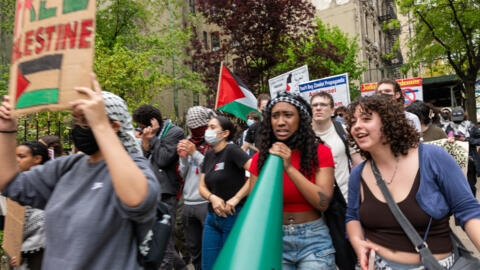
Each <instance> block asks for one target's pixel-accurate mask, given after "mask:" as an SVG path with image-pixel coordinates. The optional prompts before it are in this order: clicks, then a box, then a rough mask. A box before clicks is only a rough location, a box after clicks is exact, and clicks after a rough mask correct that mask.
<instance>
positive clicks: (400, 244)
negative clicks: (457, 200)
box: [359, 170, 452, 254]
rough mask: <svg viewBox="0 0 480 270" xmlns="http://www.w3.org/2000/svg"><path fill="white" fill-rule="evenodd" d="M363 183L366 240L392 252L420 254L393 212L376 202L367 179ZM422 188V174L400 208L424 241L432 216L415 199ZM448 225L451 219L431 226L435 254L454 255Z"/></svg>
mask: <svg viewBox="0 0 480 270" xmlns="http://www.w3.org/2000/svg"><path fill="white" fill-rule="evenodd" d="M361 183H362V187H363V194H364V200H363V202H361V204H360V207H359V216H360V222H361V224H362V227H363V229H364V231H365V237H366V238H367V239H369V240H370V241H372V242H374V243H377V244H379V245H382V246H384V247H386V248H389V249H393V250H398V251H404V252H411V253H416V251H415V248H414V247H413V244H412V242H410V240H409V239H408V237H407V235H406V234H405V232H404V231H403V230H402V228H401V227H400V225H399V224H398V222H397V220H396V219H395V217H394V216H393V214H392V212H390V208H388V205H387V203H384V202H381V201H379V200H378V199H377V198H375V196H374V195H373V194H372V192H371V191H370V189H369V188H368V186H367V184H366V183H365V181H364V180H363V178H362V181H361ZM419 187H420V170H419V171H418V172H417V175H416V176H415V180H414V183H413V186H412V189H411V190H410V193H409V194H408V195H407V197H406V198H405V199H404V200H403V201H401V202H399V203H397V204H398V206H399V207H400V209H401V210H402V212H403V214H404V215H405V216H406V217H407V219H408V220H409V221H410V223H412V225H413V226H414V227H415V229H416V230H417V232H418V233H419V234H420V236H421V237H422V238H424V235H425V231H426V230H427V226H428V222H429V221H430V216H429V215H428V214H427V213H425V211H423V209H421V208H420V205H419V204H418V202H417V200H416V199H415V195H416V194H417V192H418V188H419ZM448 221H449V216H445V217H444V218H442V219H439V220H436V219H433V220H432V225H431V226H430V231H429V233H428V236H427V244H428V247H429V248H430V250H431V251H432V253H434V254H438V253H447V252H451V251H452V242H451V239H450V226H449V223H448Z"/></svg>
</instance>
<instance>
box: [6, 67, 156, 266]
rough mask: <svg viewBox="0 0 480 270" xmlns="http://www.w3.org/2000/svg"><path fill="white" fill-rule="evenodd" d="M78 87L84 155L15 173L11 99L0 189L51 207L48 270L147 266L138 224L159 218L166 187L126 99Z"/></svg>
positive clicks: (76, 107)
mask: <svg viewBox="0 0 480 270" xmlns="http://www.w3.org/2000/svg"><path fill="white" fill-rule="evenodd" d="M92 77H93V79H92V85H93V86H94V90H91V89H88V88H85V87H79V88H76V90H77V91H78V93H79V94H82V95H83V96H84V97H85V98H84V99H80V100H76V101H74V102H71V103H70V104H71V105H72V109H73V116H74V124H75V125H74V127H73V130H72V137H73V142H74V144H75V146H76V148H78V149H79V150H80V151H82V152H83V153H85V154H79V155H71V156H66V157H61V158H58V159H55V160H53V161H49V162H47V163H46V164H45V165H43V166H36V167H33V168H31V170H30V171H28V172H21V173H17V171H16V170H15V155H14V152H15V145H16V143H15V141H16V128H17V123H16V119H15V118H14V116H13V114H12V106H11V105H10V100H9V98H8V96H5V97H4V102H3V103H2V106H0V171H1V172H2V173H1V174H0V189H2V194H3V195H5V196H7V197H10V198H11V199H12V200H15V201H18V202H19V203H21V204H24V205H30V206H32V207H34V208H39V209H44V210H45V235H46V241H45V245H46V247H47V248H46V249H45V254H44V258H43V263H42V269H69V270H77V269H78V270H84V269H141V267H140V266H139V265H138V263H137V252H138V245H137V240H138V238H137V237H136V235H135V230H134V228H135V227H136V226H138V225H147V224H152V225H153V222H154V220H155V214H156V206H157V198H158V191H159V186H158V183H157V181H156V180H155V176H154V174H153V172H152V171H151V170H150V168H149V165H148V162H147V161H146V160H145V159H144V158H143V157H141V156H140V155H141V152H140V148H139V147H138V145H137V144H136V143H135V140H134V137H133V136H134V135H133V126H132V125H131V118H130V115H129V112H128V109H127V106H126V104H125V102H124V101H123V100H122V99H121V98H119V97H118V96H116V95H114V94H112V93H109V92H102V91H101V89H100V85H99V84H98V82H97V81H96V79H95V76H92Z"/></svg>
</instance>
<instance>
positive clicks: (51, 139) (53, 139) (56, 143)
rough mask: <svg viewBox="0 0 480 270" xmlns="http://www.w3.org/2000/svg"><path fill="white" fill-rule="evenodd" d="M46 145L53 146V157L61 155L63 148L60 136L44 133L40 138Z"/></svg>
mask: <svg viewBox="0 0 480 270" xmlns="http://www.w3.org/2000/svg"><path fill="white" fill-rule="evenodd" d="M40 140H42V141H43V142H44V143H45V144H46V145H47V148H50V147H53V151H54V152H55V157H59V156H63V153H64V150H63V145H62V143H61V142H60V138H59V137H57V136H55V135H46V136H43V137H41V138H40Z"/></svg>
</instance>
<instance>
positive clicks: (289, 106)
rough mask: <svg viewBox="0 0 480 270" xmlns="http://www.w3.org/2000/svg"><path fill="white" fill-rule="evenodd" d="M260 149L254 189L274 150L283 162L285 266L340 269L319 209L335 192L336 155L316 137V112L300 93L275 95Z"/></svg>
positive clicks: (254, 163)
mask: <svg viewBox="0 0 480 270" xmlns="http://www.w3.org/2000/svg"><path fill="white" fill-rule="evenodd" d="M259 131H260V132H259V134H258V136H259V144H258V146H259V152H258V153H257V154H255V155H254V156H253V158H252V164H251V166H250V172H251V174H252V175H251V177H250V190H252V189H253V186H254V185H255V183H256V181H257V177H258V175H259V173H260V171H261V170H262V167H263V165H264V164H265V161H266V159H267V157H268V155H269V154H273V155H278V156H280V157H281V158H282V160H283V166H284V168H283V170H284V171H283V190H284V191H283V224H284V225H283V269H336V267H335V249H334V248H333V245H332V240H331V238H330V234H329V230H328V227H327V225H326V224H325V221H324V219H323V218H322V213H321V212H320V211H325V210H326V209H327V208H328V205H329V202H330V200H331V198H332V194H333V184H334V176H333V167H334V163H333V158H332V153H331V151H330V149H329V148H328V147H327V146H325V145H324V144H323V142H322V140H321V139H320V138H318V137H315V134H314V132H313V129H312V110H311V108H310V106H309V105H308V103H307V102H306V101H305V100H304V99H303V98H302V97H300V96H298V95H293V94H290V93H288V92H280V93H279V94H278V95H277V96H276V97H275V98H273V99H271V100H270V101H269V102H268V104H267V106H266V108H265V110H264V118H263V120H262V122H261V124H260V129H259Z"/></svg>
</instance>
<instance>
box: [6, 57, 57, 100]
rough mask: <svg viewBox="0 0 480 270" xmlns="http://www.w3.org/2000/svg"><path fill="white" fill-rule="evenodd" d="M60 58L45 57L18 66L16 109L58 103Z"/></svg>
mask: <svg viewBox="0 0 480 270" xmlns="http://www.w3.org/2000/svg"><path fill="white" fill-rule="evenodd" d="M62 58H63V55H62V54H54V55H46V56H43V57H40V58H37V59H34V60H30V61H26V62H23V63H20V64H19V65H18V72H17V91H16V94H17V95H16V106H15V108H16V109H22V108H28V107H33V106H39V105H46V104H57V103H58V100H59V98H58V93H59V91H58V85H60V81H61V78H60V74H61V73H60V70H61V67H62ZM32 85H35V87H33V86H32Z"/></svg>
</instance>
